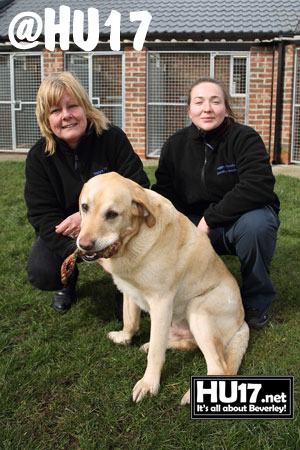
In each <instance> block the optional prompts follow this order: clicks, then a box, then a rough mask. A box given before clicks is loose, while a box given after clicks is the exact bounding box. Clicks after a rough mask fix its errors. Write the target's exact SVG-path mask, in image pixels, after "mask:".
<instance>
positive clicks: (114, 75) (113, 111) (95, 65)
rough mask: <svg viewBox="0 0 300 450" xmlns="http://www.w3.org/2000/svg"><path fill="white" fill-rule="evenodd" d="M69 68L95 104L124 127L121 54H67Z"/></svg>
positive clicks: (114, 121)
mask: <svg viewBox="0 0 300 450" xmlns="http://www.w3.org/2000/svg"><path fill="white" fill-rule="evenodd" d="M90 59H91V64H89V61H90ZM66 68H67V70H69V71H70V72H72V73H73V74H74V75H76V76H77V78H78V79H79V80H80V82H81V83H82V85H83V86H84V88H85V89H86V90H87V92H88V93H89V96H90V100H91V102H92V103H93V105H94V106H95V107H96V108H99V109H101V110H102V111H103V112H104V114H105V115H106V116H107V117H108V118H109V120H110V121H111V122H112V123H113V124H115V125H118V126H119V127H122V126H123V123H122V75H123V74H122V55H121V54H118V55H113V54H106V55H103V54H97V53H95V54H89V55H86V54H76V53H72V54H67V55H66Z"/></svg>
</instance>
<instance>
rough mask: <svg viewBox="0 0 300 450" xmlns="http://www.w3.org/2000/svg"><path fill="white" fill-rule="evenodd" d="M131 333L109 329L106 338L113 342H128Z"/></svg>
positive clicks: (125, 343) (124, 343)
mask: <svg viewBox="0 0 300 450" xmlns="http://www.w3.org/2000/svg"><path fill="white" fill-rule="evenodd" d="M131 337H132V336H131V334H130V333H128V332H126V331H111V332H110V333H108V338H109V339H110V340H111V341H113V342H114V343H115V344H123V345H127V344H130V341H131Z"/></svg>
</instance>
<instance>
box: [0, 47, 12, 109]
mask: <svg viewBox="0 0 300 450" xmlns="http://www.w3.org/2000/svg"><path fill="white" fill-rule="evenodd" d="M0 80H1V83H0V101H10V99H11V92H10V58H9V55H0Z"/></svg>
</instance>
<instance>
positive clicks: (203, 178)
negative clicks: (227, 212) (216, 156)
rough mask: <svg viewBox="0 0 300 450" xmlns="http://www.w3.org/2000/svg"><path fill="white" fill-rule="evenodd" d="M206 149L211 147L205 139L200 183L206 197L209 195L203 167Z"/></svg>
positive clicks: (205, 161) (204, 165)
mask: <svg viewBox="0 0 300 450" xmlns="http://www.w3.org/2000/svg"><path fill="white" fill-rule="evenodd" d="M208 149H210V150H213V147H212V146H211V145H209V144H208V143H207V142H206V141H204V163H203V166H202V169H201V184H202V188H203V191H204V193H205V195H206V196H207V197H209V195H208V189H207V186H206V181H205V167H206V163H207V155H208Z"/></svg>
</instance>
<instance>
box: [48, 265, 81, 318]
mask: <svg viewBox="0 0 300 450" xmlns="http://www.w3.org/2000/svg"><path fill="white" fill-rule="evenodd" d="M77 279H78V269H77V267H76V268H75V270H74V272H73V274H72V275H71V276H70V278H69V279H68V281H67V284H66V286H65V287H63V288H62V289H61V290H59V291H56V292H55V294H54V296H53V300H52V308H53V309H55V311H57V312H60V313H65V312H67V311H68V310H69V309H70V308H71V306H72V305H73V304H74V303H75V302H76V294H75V289H76V283H77Z"/></svg>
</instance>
